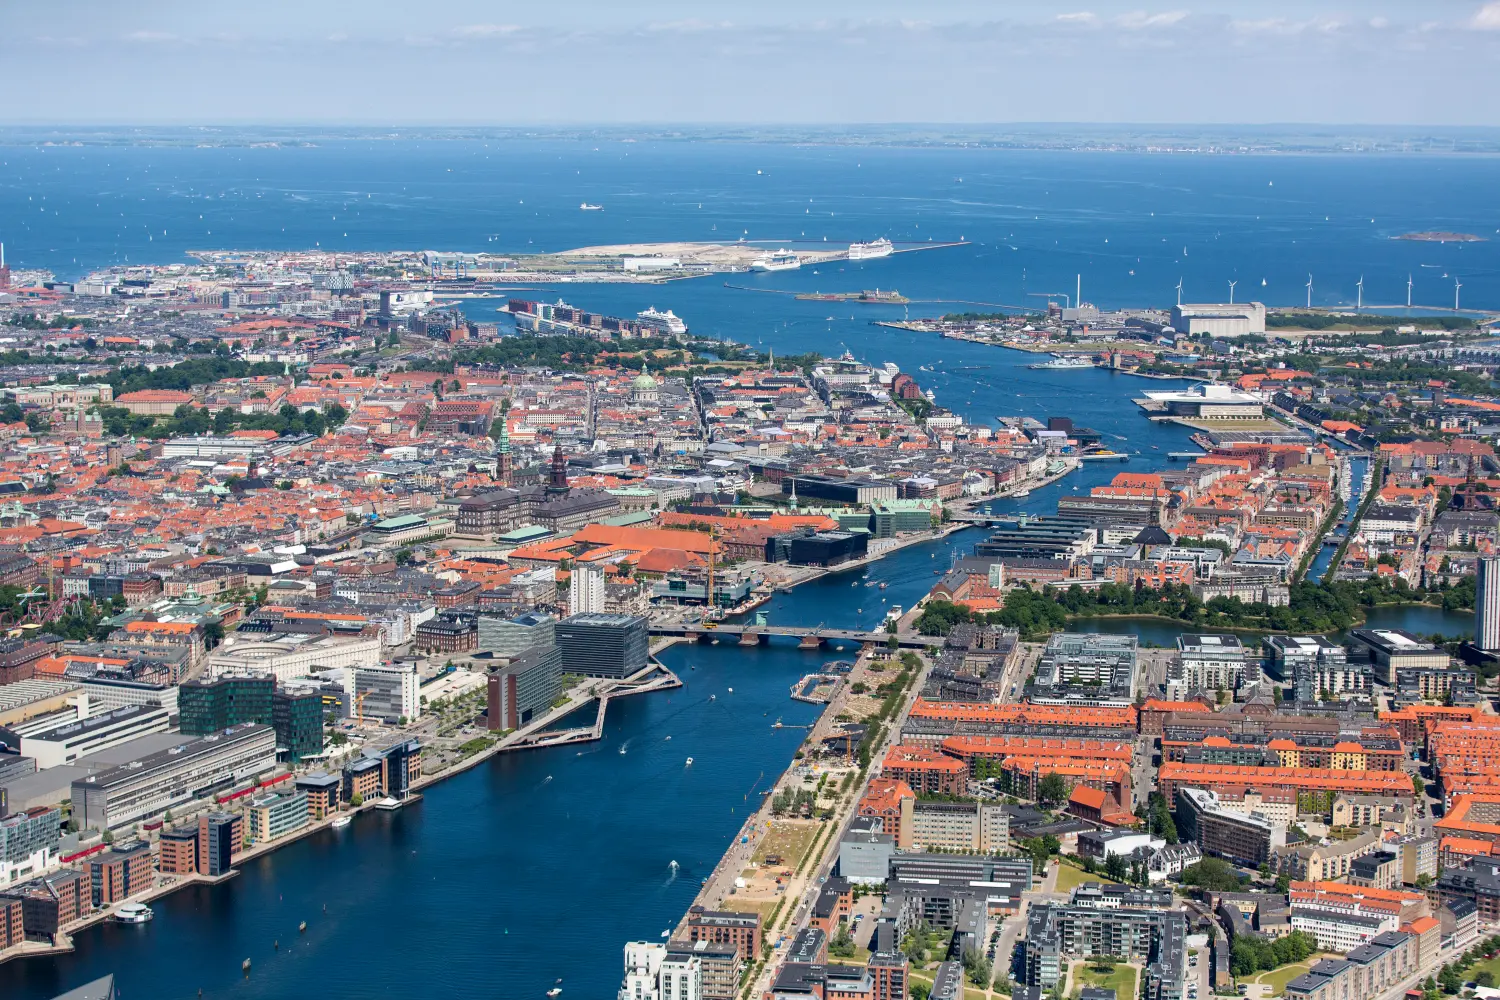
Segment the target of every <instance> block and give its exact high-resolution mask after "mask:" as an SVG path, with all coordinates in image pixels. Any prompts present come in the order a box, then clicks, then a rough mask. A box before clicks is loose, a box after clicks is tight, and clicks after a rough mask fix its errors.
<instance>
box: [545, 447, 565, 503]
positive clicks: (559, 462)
mask: <svg viewBox="0 0 1500 1000" xmlns="http://www.w3.org/2000/svg"><path fill="white" fill-rule="evenodd" d="M547 492H548V493H566V492H568V459H567V457H566V456H564V455H563V450H562V442H560V441H559V442H558V443H557V446H556V447H555V448H553V449H552V481H551V482H550V483H548V484H547Z"/></svg>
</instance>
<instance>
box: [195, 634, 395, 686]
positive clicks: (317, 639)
mask: <svg viewBox="0 0 1500 1000" xmlns="http://www.w3.org/2000/svg"><path fill="white" fill-rule="evenodd" d="M379 662H380V637H379V636H378V635H371V636H363V635H361V636H356V637H344V636H331V635H313V634H310V633H297V632H274V633H264V634H262V633H253V632H235V633H232V634H231V635H229V636H228V637H226V638H225V639H224V643H223V645H221V646H219V648H217V649H215V650H214V651H213V652H212V653H210V654H208V667H207V674H208V676H210V677H219V676H222V675H224V674H265V673H268V674H271V675H272V676H273V677H275V678H276V682H277V683H278V684H284V683H286V682H287V681H292V680H296V679H297V678H299V677H306V676H307V675H308V674H311V673H316V672H318V671H323V670H337V669H340V668H346V667H347V668H355V669H359V668H362V667H373V666H375V665H377V664H378V663H379Z"/></svg>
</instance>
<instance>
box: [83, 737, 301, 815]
mask: <svg viewBox="0 0 1500 1000" xmlns="http://www.w3.org/2000/svg"><path fill="white" fill-rule="evenodd" d="M275 766H276V732H275V730H273V729H272V728H271V727H270V726H260V725H256V724H254V723H246V724H244V725H240V726H235V727H234V728H232V729H228V730H225V731H224V732H221V733H215V734H213V735H211V736H204V737H201V738H198V739H189V740H186V741H185V742H183V743H182V744H180V745H178V746H175V747H171V748H169V749H166V750H161V751H158V752H156V753H151V754H147V755H146V756H145V757H142V758H140V759H138V760H133V761H130V762H129V763H128V764H124V765H122V766H119V767H114V768H110V769H109V770H106V771H101V772H99V773H97V774H91V775H88V776H87V777H83V778H79V779H77V780H75V781H74V782H73V785H72V797H73V817H74V819H76V820H77V821H78V825H79V826H80V827H82V828H88V829H94V830H101V831H102V830H110V829H115V828H118V827H121V826H125V825H127V824H129V823H135V822H138V821H140V820H143V819H150V818H152V817H154V816H159V815H161V814H162V813H163V812H165V811H166V810H168V809H171V808H174V807H177V806H181V805H185V804H186V803H188V802H192V801H194V800H196V799H199V798H204V797H207V796H209V795H211V794H212V793H213V792H216V791H219V790H221V789H224V788H229V787H232V786H233V785H236V784H238V783H239V782H241V781H243V780H244V779H246V778H250V777H254V776H256V775H258V774H261V773H264V772H266V771H269V770H271V769H272V768H274V767H275Z"/></svg>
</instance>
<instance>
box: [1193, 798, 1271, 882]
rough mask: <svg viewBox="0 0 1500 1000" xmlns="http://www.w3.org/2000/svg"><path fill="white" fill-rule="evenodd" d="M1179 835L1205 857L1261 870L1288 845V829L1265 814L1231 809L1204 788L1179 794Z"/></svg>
mask: <svg viewBox="0 0 1500 1000" xmlns="http://www.w3.org/2000/svg"><path fill="white" fill-rule="evenodd" d="M1177 822H1178V827H1177V832H1178V834H1179V835H1180V836H1181V837H1182V838H1183V839H1184V840H1191V841H1192V842H1193V843H1195V844H1197V845H1198V847H1199V849H1200V850H1202V851H1203V853H1204V854H1212V855H1214V856H1215V857H1219V858H1224V859H1225V860H1227V861H1230V862H1232V863H1234V864H1237V865H1244V866H1246V867H1249V868H1258V867H1260V866H1261V865H1262V864H1265V863H1267V862H1269V861H1270V859H1271V855H1272V852H1273V851H1274V850H1275V849H1276V848H1278V847H1284V846H1286V826H1285V824H1282V823H1276V822H1273V821H1272V820H1271V818H1270V817H1268V816H1266V815H1265V814H1264V813H1261V812H1256V811H1244V810H1241V809H1231V808H1228V807H1227V806H1226V805H1225V804H1224V803H1223V802H1222V801H1221V800H1220V799H1219V796H1218V794H1217V793H1215V792H1212V791H1207V790H1204V789H1201V788H1180V789H1178V791H1177Z"/></svg>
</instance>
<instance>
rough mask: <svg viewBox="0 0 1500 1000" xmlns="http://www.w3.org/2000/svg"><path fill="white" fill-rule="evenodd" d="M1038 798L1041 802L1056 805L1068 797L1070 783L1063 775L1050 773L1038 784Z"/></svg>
mask: <svg viewBox="0 0 1500 1000" xmlns="http://www.w3.org/2000/svg"><path fill="white" fill-rule="evenodd" d="M1036 797H1037V799H1038V800H1039V801H1041V802H1046V803H1048V804H1049V805H1056V804H1057V803H1059V802H1062V801H1063V800H1064V799H1066V798H1067V797H1068V783H1067V782H1066V781H1064V780H1063V777H1062V775H1060V774H1057V773H1055V772H1049V773H1048V774H1046V775H1044V776H1043V777H1042V780H1041V781H1039V782H1037V784H1036Z"/></svg>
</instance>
